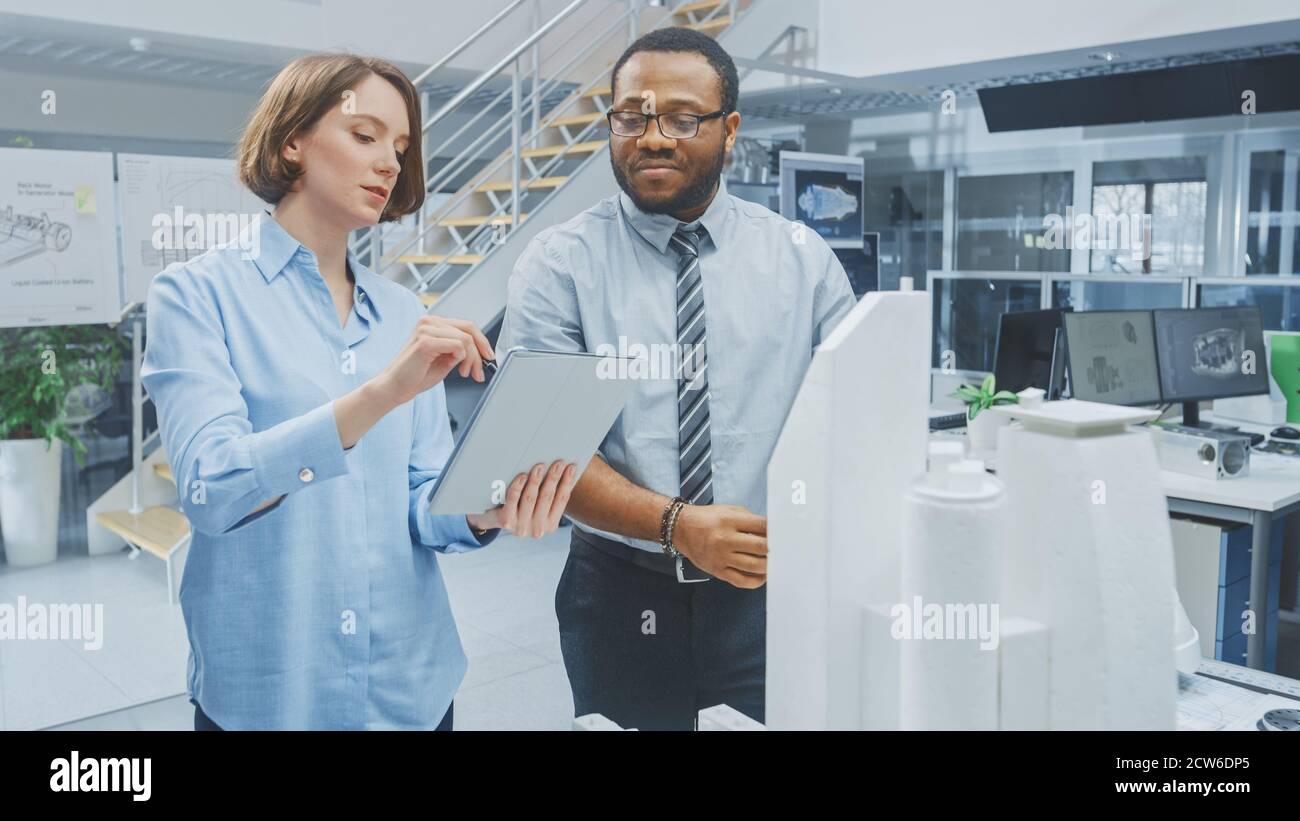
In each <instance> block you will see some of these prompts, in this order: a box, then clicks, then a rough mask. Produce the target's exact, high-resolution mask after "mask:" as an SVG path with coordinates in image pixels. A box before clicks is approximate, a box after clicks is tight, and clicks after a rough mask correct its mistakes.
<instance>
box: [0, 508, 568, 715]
mask: <svg viewBox="0 0 1300 821" xmlns="http://www.w3.org/2000/svg"><path fill="white" fill-rule="evenodd" d="M568 545H569V531H568V529H567V528H562V529H560V530H559V531H557V532H556V533H554V534H552V535H551V536H549V537H547V538H546V539H542V540H536V541H524V540H520V539H515V538H512V537H510V536H503V537H501V538H500V539H498V540H497V542H496V543H494V544H493V545H491V546H490V547H489V548H487V549H484V550H479V551H474V552H471V553H465V554H459V555H453V556H440V557H439V561H440V562H441V565H442V569H443V572H444V574H445V576H446V579H447V588H448V591H449V592H450V595H451V600H452V608H453V611H454V612H455V614H456V620H457V624H458V625H459V629H460V634H461V641H462V643H463V644H464V646H465V655H466V656H467V657H468V658H469V671H468V673H467V674H466V677H465V681H464V682H463V683H462V685H461V688H460V691H459V692H458V693H457V695H456V713H455V725H456V729H458V730H504V729H537V730H546V729H554V730H564V729H568V728H569V727H570V726H571V725H572V723H573V699H572V696H571V695H570V693H569V682H568V679H567V678H566V676H565V673H564V665H563V663H562V662H561V660H560V644H559V630H558V627H557V625H556V621H555V606H554V597H555V585H556V583H557V582H558V581H559V578H560V571H561V570H562V569H563V568H564V561H565V558H566V557H567V555H568ZM164 585H165V576H163V571H162V564H161V563H160V562H158V561H150V560H149V558H148V557H145V556H142V557H141V558H139V559H137V560H135V561H130V560H128V559H126V557H125V554H122V555H120V556H116V555H115V556H108V557H98V558H95V559H64V560H60V561H59V562H57V563H56V564H54V565H49V566H47V567H45V568H38V569H36V570H26V571H12V572H9V573H0V600H8V601H12V600H13V599H14V597H16V595H17V591H19V590H21V591H22V593H23V595H25V596H27V598H28V599H29V600H30V601H92V600H93V601H103V602H104V603H105V608H104V621H105V630H104V633H105V637H106V640H105V645H104V648H103V649H101V650H98V651H87V650H84V649H82V648H81V647H80V644H79V643H77V642H66V643H64V642H39V641H24V642H5V647H4V655H2V656H0V681H2V682H3V686H0V728H5V729H30V728H39V727H51V728H54V729H87V730H104V729H147V730H188V729H192V728H193V726H194V725H193V720H194V708H193V706H192V705H191V704H190V703H189V700H188V699H187V698H186V696H185V695H184V693H185V660H186V654H187V651H188V650H187V644H186V639H185V630H184V623H183V621H182V619H181V616H180V609H179V608H177V607H172V608H169V607H168V606H167V604H166V601H165V599H166V588H165V586H164ZM74 592H76V593H77V594H78V595H80V596H81V598H76V597H75V596H74ZM109 592H112V593H113V595H112V596H109V595H108V594H109ZM131 602H135V603H136V605H137V606H136V607H134V608H132V607H129V606H128V605H129V604H130V603H131ZM71 645H76V646H71ZM15 648H16V649H15ZM87 716H89V717H87Z"/></svg>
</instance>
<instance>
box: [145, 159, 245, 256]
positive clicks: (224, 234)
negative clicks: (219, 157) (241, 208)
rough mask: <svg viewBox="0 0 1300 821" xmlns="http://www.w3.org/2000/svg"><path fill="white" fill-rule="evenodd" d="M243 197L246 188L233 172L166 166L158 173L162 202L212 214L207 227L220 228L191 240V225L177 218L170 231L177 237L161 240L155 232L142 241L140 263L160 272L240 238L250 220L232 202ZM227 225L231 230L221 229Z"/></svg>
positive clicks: (160, 201)
mask: <svg viewBox="0 0 1300 821" xmlns="http://www.w3.org/2000/svg"><path fill="white" fill-rule="evenodd" d="M243 198H244V197H243V189H242V187H240V186H239V184H238V183H237V182H236V181H235V179H234V177H233V175H232V174H230V173H229V172H223V171H218V170H212V169H203V168H194V167H167V166H166V165H163V166H162V167H161V168H160V169H159V174H158V202H159V203H172V204H174V205H175V207H176V208H177V209H178V210H180V211H181V212H182V213H188V214H190V215H197V216H200V217H208V218H207V219H205V220H204V226H206V227H211V228H215V229H218V230H215V231H212V230H210V231H206V232H200V234H199V236H198V238H197V239H198V241H197V242H196V241H191V236H190V234H189V231H188V225H186V224H184V223H183V218H182V220H177V221H175V222H176V223H177V224H173V225H172V226H171V231H170V232H169V234H171V235H173V236H174V239H173V240H172V241H167V242H161V243H160V242H158V241H157V238H156V236H155V235H151V236H150V237H149V238H148V239H143V240H141V241H140V263H141V264H142V265H144V266H145V267H146V268H147V269H151V270H153V271H158V270H161V269H163V268H165V267H167V266H168V265H170V264H171V263H173V262H184V261H186V260H188V259H190V258H192V257H196V256H198V255H199V254H202V253H203V252H204V251H206V250H207V249H209V248H212V247H214V246H217V245H225V244H227V243H231V242H234V241H235V240H236V239H238V235H239V226H241V225H243V224H244V223H245V222H247V220H246V219H245V220H240V218H239V215H238V213H237V212H234V211H232V209H231V205H232V204H233V203H234V202H236V201H239V200H242V199H243ZM182 205H183V208H182ZM160 213H162V212H160ZM216 215H230V216H233V217H234V219H233V220H228V219H213V218H212V217H213V216H216ZM227 227H229V230H220V229H224V228H227Z"/></svg>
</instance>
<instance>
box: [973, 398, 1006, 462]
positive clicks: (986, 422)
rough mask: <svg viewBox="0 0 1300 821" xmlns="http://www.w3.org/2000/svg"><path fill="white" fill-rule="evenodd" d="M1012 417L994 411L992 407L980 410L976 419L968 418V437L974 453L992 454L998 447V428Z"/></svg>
mask: <svg viewBox="0 0 1300 821" xmlns="http://www.w3.org/2000/svg"><path fill="white" fill-rule="evenodd" d="M1010 421H1011V418H1010V417H1008V416H1005V415H1003V414H1001V413H993V411H992V410H991V409H990V408H985V409H984V410H982V411H980V412H979V415H978V416H976V417H975V418H974V419H967V420H966V439H967V440H968V441H969V442H970V451H971V453H973V454H990V453H993V452H994V451H996V450H997V449H998V428H1001V427H1003V426H1005V425H1006V424H1007V423H1009V422H1010Z"/></svg>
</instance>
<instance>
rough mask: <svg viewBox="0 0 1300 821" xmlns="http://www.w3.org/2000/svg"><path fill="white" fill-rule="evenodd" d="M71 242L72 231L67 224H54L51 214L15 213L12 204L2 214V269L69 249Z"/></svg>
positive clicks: (0, 261) (0, 241)
mask: <svg viewBox="0 0 1300 821" xmlns="http://www.w3.org/2000/svg"><path fill="white" fill-rule="evenodd" d="M71 242H72V229H71V228H69V227H68V226H67V224H65V223H62V222H52V221H51V220H50V215H49V214H45V213H42V214H41V215H40V216H39V217H33V216H28V215H26V214H15V213H14V207H13V206H12V205H10V206H6V207H5V209H4V211H0V267H4V266H7V265H13V264H14V263H16V262H19V261H21V260H24V259H27V258H28V257H32V256H35V255H37V254H42V253H44V252H46V251H64V250H67V247H68V245H69V244H71Z"/></svg>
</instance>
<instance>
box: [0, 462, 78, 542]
mask: <svg viewBox="0 0 1300 821" xmlns="http://www.w3.org/2000/svg"><path fill="white" fill-rule="evenodd" d="M62 465H63V443H62V442H60V441H59V440H57V439H55V440H54V443H53V444H52V445H50V446H48V447H47V446H46V444H45V440H44V439H8V440H3V441H0V535H2V536H3V537H4V550H5V561H7V562H8V563H9V565H10V566H11V567H32V566H33V565H38V564H48V563H49V562H52V561H54V559H55V558H56V557H57V556H58V555H59V475H60V469H61V467H62Z"/></svg>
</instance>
